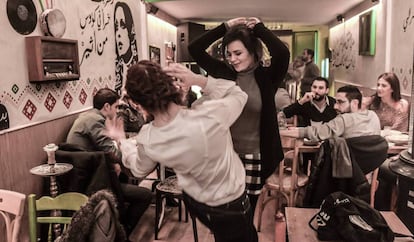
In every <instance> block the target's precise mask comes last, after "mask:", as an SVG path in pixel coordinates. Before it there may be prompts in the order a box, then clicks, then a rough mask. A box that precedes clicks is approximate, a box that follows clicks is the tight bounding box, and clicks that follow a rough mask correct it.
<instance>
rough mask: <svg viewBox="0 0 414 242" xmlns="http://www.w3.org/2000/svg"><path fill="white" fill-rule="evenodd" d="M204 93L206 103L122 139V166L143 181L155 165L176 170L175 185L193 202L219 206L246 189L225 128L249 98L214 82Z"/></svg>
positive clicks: (233, 87)
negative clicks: (130, 137)
mask: <svg viewBox="0 0 414 242" xmlns="http://www.w3.org/2000/svg"><path fill="white" fill-rule="evenodd" d="M203 93H204V96H203V97H201V98H202V100H205V101H199V100H198V101H197V104H196V105H193V107H192V109H181V110H180V111H179V112H178V114H177V115H176V117H175V118H174V119H173V120H172V121H171V122H170V123H168V124H167V125H165V126H162V127H155V126H154V125H153V124H152V122H151V123H149V124H146V125H144V126H143V127H142V129H141V131H140V132H139V134H138V135H137V136H135V137H133V138H132V139H129V140H122V141H121V147H120V149H121V151H122V158H123V160H122V162H123V164H124V165H125V166H126V167H128V168H129V169H131V172H132V173H133V174H134V175H135V176H137V177H143V176H146V175H147V174H148V173H149V172H151V171H152V170H153V169H154V168H155V166H156V165H157V163H158V162H159V163H161V164H163V165H165V166H167V167H171V168H173V169H174V171H175V173H176V174H177V178H178V184H179V186H180V187H181V188H182V189H183V190H184V191H185V192H186V193H187V194H189V195H190V196H191V197H193V198H194V199H196V200H197V201H199V202H201V203H205V204H207V205H210V206H218V205H221V204H224V203H227V202H230V201H232V200H234V199H236V198H238V197H239V196H241V194H242V193H243V192H244V190H245V170H244V167H243V165H242V162H241V160H240V158H239V157H238V155H237V154H236V152H235V151H234V149H233V143H232V139H231V135H230V130H229V127H230V126H231V124H232V123H233V122H234V121H235V120H236V119H237V117H238V116H239V115H240V113H241V111H242V109H243V107H244V105H245V103H246V100H247V95H246V93H244V92H243V91H242V90H241V89H240V88H239V87H238V86H236V85H235V83H234V82H231V81H226V80H221V79H215V78H212V77H208V81H207V85H206V87H205V88H204V90H203ZM137 147H138V148H137Z"/></svg>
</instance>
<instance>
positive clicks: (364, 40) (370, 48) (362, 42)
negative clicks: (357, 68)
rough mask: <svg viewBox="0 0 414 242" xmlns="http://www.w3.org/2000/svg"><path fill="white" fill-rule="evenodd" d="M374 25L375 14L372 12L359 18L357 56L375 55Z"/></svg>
mask: <svg viewBox="0 0 414 242" xmlns="http://www.w3.org/2000/svg"><path fill="white" fill-rule="evenodd" d="M375 23H376V20H375V12H374V11H372V10H371V11H369V12H366V13H364V14H361V15H360V16H359V55H369V56H373V55H375V42H376V38H375V37H376V26H375V25H376V24H375Z"/></svg>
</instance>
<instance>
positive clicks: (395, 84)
mask: <svg viewBox="0 0 414 242" xmlns="http://www.w3.org/2000/svg"><path fill="white" fill-rule="evenodd" d="M364 101H365V102H364V104H365V105H366V106H367V107H368V108H369V109H371V110H373V111H374V112H375V113H377V115H378V117H379V119H380V122H381V128H382V129H384V127H386V126H388V127H390V128H391V129H392V130H399V131H401V132H406V131H408V119H409V110H410V105H409V103H408V101H407V100H405V99H403V98H402V97H401V92H400V81H399V79H398V77H397V75H396V74H394V73H392V72H385V73H383V74H381V75H380V76H379V77H378V81H377V92H376V93H375V94H374V95H373V96H372V97H370V98H367V99H365V100H364Z"/></svg>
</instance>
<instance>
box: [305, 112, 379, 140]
mask: <svg viewBox="0 0 414 242" xmlns="http://www.w3.org/2000/svg"><path fill="white" fill-rule="evenodd" d="M380 133H381V126H380V121H379V118H378V116H377V115H376V114H375V113H374V112H373V111H371V110H364V111H359V112H354V113H343V114H340V115H338V116H336V118H334V119H332V120H331V121H329V122H327V123H323V124H319V125H314V126H308V127H303V128H299V137H301V138H309V139H311V140H325V139H329V138H332V137H335V136H336V137H343V138H345V139H348V138H352V137H358V136H366V135H379V134H380Z"/></svg>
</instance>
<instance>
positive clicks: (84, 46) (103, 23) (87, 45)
mask: <svg viewBox="0 0 414 242" xmlns="http://www.w3.org/2000/svg"><path fill="white" fill-rule="evenodd" d="M113 4H114V0H105V1H101V2H100V4H99V5H97V6H96V8H95V9H94V10H92V11H91V12H90V13H89V14H88V15H87V16H86V17H84V18H81V19H80V21H79V25H80V29H81V41H80V47H79V48H80V50H81V51H80V52H81V53H82V55H81V56H82V57H81V61H80V65H82V64H83V62H84V61H85V60H86V59H88V58H89V57H90V56H91V55H93V54H97V55H98V56H101V55H102V54H103V52H104V50H105V45H106V43H107V41H108V32H109V31H108V30H107V29H106V28H107V27H108V25H109V23H110V20H111V16H112V13H113V6H112V5H113ZM111 33H112V32H111Z"/></svg>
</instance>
